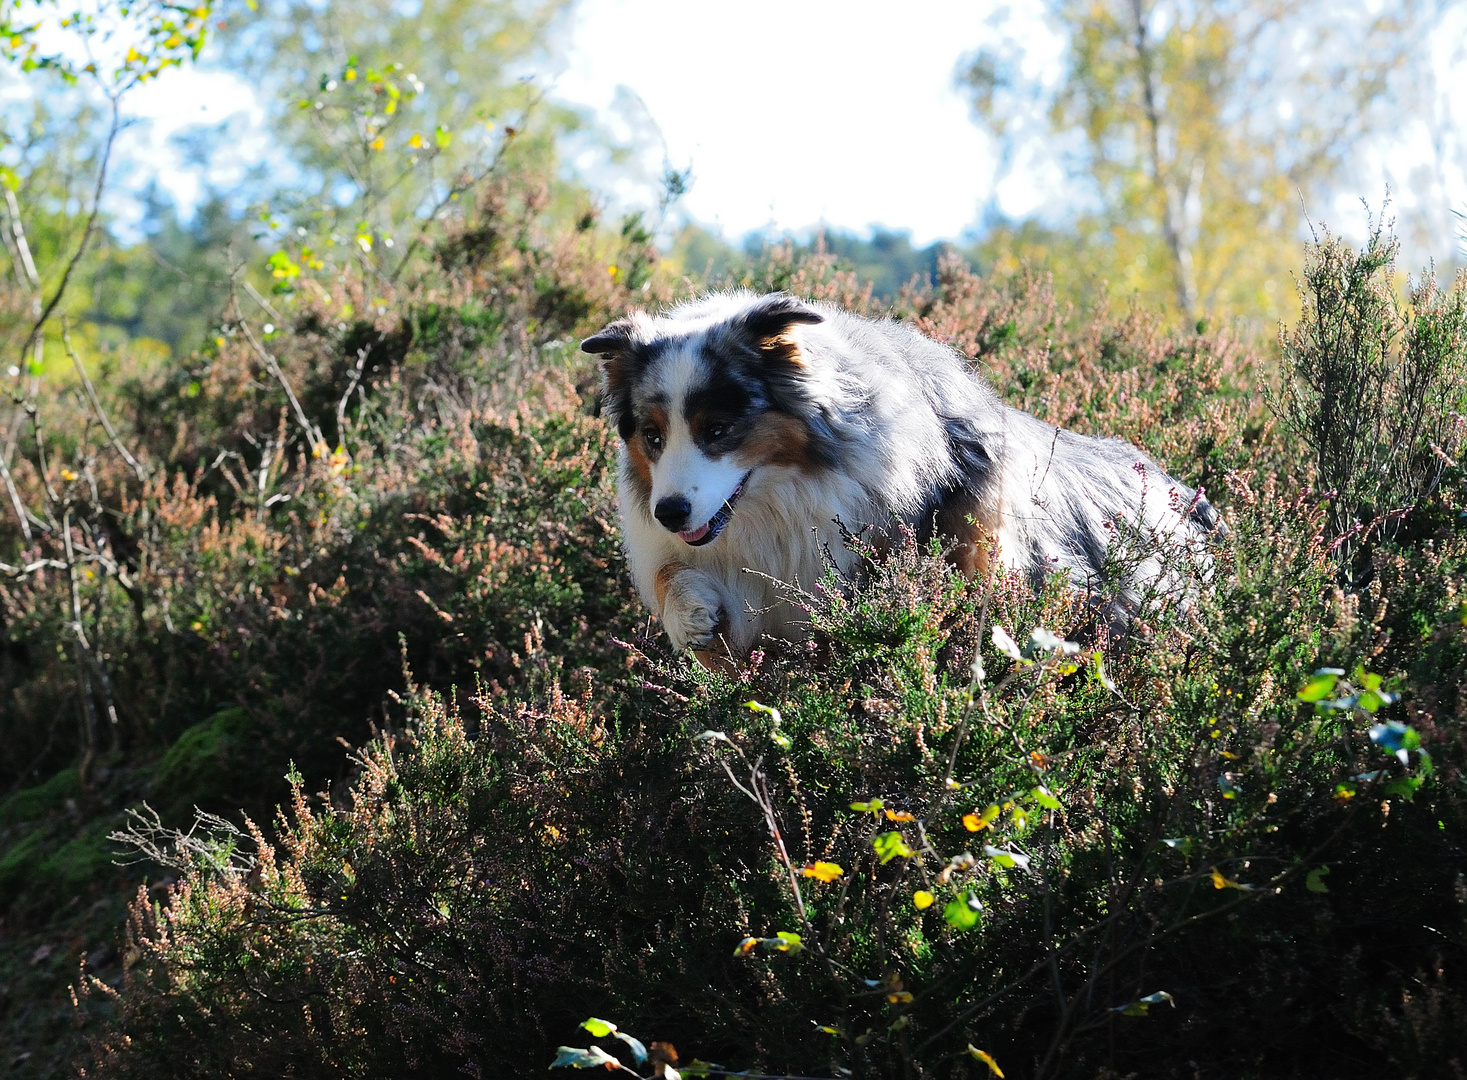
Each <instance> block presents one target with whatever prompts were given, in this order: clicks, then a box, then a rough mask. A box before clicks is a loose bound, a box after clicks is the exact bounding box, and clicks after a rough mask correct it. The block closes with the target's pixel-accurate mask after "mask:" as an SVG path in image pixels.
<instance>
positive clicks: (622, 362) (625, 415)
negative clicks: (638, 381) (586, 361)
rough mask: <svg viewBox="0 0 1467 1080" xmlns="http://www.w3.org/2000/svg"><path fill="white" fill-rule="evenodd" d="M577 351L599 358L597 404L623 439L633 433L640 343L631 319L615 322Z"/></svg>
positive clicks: (593, 336)
mask: <svg viewBox="0 0 1467 1080" xmlns="http://www.w3.org/2000/svg"><path fill="white" fill-rule="evenodd" d="M581 351H582V352H588V353H593V354H599V355H600V356H601V403H602V407H603V408H604V409H605V411H606V414H607V416H609V417H610V418H611V420H612V422H613V423H615V424H616V427H617V430H618V431H619V432H620V433H621V437H622V438H624V439H627V438H631V435H632V432H633V431H634V430H635V429H636V422H635V420H634V418H633V416H632V382H633V381H634V378H635V374H636V371H637V369H638V367H639V366H640V364H641V361H640V342H639V340H638V338H637V333H636V326H635V325H634V324H633V322H632V320H631V319H617V320H616V322H614V323H610V324H608V325H607V326H606V327H605V328H604V329H602V330H600V331H598V332H597V333H595V334H592V335H591V336H590V337H588V338H587V339H586V340H585V341H583V342H581Z"/></svg>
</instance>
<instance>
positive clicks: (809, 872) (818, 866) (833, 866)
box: [800, 862, 845, 882]
mask: <svg viewBox="0 0 1467 1080" xmlns="http://www.w3.org/2000/svg"><path fill="white" fill-rule="evenodd" d="M800 873H802V874H804V875H805V876H806V877H812V878H815V879H816V880H817V881H825V882H831V881H834V880H835V879H836V878H838V877H840V876H841V875H842V874H844V873H845V871H844V870H843V869H841V867H840V864H839V863H833V862H815V863H811V864H810V865H809V866H807V867H805V868H804V869H803V870H801V871H800Z"/></svg>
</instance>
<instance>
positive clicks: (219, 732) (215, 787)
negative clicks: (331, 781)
mask: <svg viewBox="0 0 1467 1080" xmlns="http://www.w3.org/2000/svg"><path fill="white" fill-rule="evenodd" d="M261 741H262V735H261V729H260V725H259V724H258V723H257V722H256V721H255V720H254V719H253V718H252V717H251V716H250V715H249V713H248V712H246V711H245V710H244V709H243V708H240V707H238V706H234V707H231V708H228V709H221V710H220V711H219V712H217V713H215V714H214V715H213V716H211V717H209V718H208V719H207V720H203V721H201V722H199V723H198V724H195V725H194V726H193V727H191V728H189V729H188V730H186V731H185V732H184V733H183V734H182V735H180V736H179V737H178V740H177V741H176V742H175V743H174V744H173V745H172V746H171V747H169V748H168V752H167V753H166V754H164V755H163V758H162V760H161V761H159V762H158V766H157V771H156V772H155V773H154V776H153V784H152V790H151V792H150V794H149V799H148V801H149V803H150V804H152V806H153V807H154V808H155V809H157V810H158V812H159V813H160V814H162V815H163V816H164V817H165V818H174V819H178V818H187V817H189V816H191V815H192V813H193V808H194V807H195V806H199V807H203V808H204V809H208V810H214V811H218V812H223V813H232V812H234V811H237V810H238V809H239V808H240V806H241V805H243V804H244V803H246V802H249V801H251V799H252V797H253V795H254V793H255V792H257V791H260V790H262V789H263V788H264V787H265V786H266V785H265V784H263V783H262V780H263V779H264V778H263V777H262V775H261V773H262V771H263V765H262V757H263V756H262V755H261V754H260V753H259V749H260V745H261ZM270 771H271V772H274V771H275V770H274V769H271V770H270Z"/></svg>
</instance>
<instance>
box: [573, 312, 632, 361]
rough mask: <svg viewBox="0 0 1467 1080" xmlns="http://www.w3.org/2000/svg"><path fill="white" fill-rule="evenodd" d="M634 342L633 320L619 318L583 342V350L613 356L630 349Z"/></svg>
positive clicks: (608, 356)
mask: <svg viewBox="0 0 1467 1080" xmlns="http://www.w3.org/2000/svg"><path fill="white" fill-rule="evenodd" d="M634 344H635V339H634V338H633V336H632V320H631V319H617V320H616V322H614V323H609V324H608V325H607V326H606V327H605V328H604V329H601V330H598V331H597V332H596V333H594V334H592V335H591V336H590V337H588V338H587V339H586V340H585V341H583V342H581V352H587V353H600V354H601V355H602V356H604V357H607V358H611V357H615V356H617V355H620V354H622V353H626V352H628V351H630V350H631V348H632V346H633V345H634Z"/></svg>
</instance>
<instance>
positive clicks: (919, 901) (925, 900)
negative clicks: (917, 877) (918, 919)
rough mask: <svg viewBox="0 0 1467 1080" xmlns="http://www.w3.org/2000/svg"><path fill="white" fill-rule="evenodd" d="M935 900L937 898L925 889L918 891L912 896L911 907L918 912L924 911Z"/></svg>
mask: <svg viewBox="0 0 1467 1080" xmlns="http://www.w3.org/2000/svg"><path fill="white" fill-rule="evenodd" d="M936 899H937V897H935V896H933V895H932V894H931V893H930V892H928V891H927V890H926V889H918V890H917V891H916V892H914V893H913V894H912V906H913V907H915V908H916V909H917V910H918V911H926V910H927V909H928V908H930V907H931V906H932V902H933V901H934V900H936Z"/></svg>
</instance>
